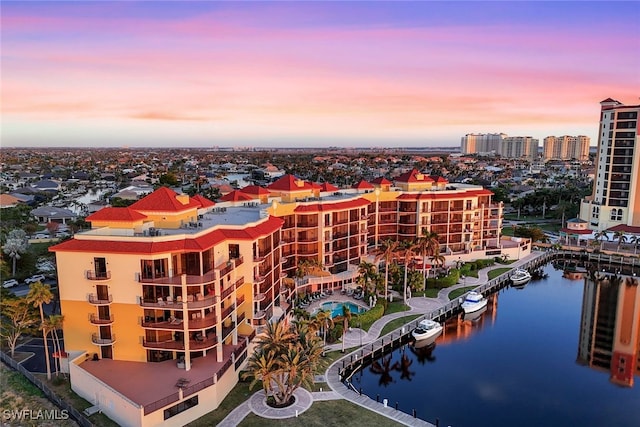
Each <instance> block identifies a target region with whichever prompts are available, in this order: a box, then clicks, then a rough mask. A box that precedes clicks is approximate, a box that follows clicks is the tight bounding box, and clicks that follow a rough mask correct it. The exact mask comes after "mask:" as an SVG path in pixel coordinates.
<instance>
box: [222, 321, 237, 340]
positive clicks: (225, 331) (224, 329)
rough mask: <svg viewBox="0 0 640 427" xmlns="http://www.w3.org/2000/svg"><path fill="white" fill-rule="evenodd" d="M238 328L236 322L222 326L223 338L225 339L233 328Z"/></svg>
mask: <svg viewBox="0 0 640 427" xmlns="http://www.w3.org/2000/svg"><path fill="white" fill-rule="evenodd" d="M235 328H236V324H235V323H233V322H231V325H229V326H224V325H223V326H222V339H223V340H224V339H225V338H226V337H227V336H228V335H229V334H230V333H231V332H233V330H234V329H235Z"/></svg>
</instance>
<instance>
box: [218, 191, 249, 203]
mask: <svg viewBox="0 0 640 427" xmlns="http://www.w3.org/2000/svg"><path fill="white" fill-rule="evenodd" d="M248 200H253V198H252V197H251V196H250V195H248V194H245V193H243V192H242V191H240V190H233V191H232V192H231V193H229V194H225V195H224V196H222V197H220V201H221V202H246V201H248Z"/></svg>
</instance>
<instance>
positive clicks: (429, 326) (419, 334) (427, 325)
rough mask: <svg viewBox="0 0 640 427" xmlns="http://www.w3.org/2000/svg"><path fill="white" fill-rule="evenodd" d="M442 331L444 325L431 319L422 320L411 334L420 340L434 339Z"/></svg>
mask: <svg viewBox="0 0 640 427" xmlns="http://www.w3.org/2000/svg"><path fill="white" fill-rule="evenodd" d="M441 333H442V325H441V324H440V323H438V322H436V321H433V320H430V319H424V320H421V321H420V323H418V327H417V328H415V329H414V330H413V332H412V333H411V335H413V337H414V338H415V339H416V342H418V341H434V340H435V339H436V338H438V337H439V336H440V334H441Z"/></svg>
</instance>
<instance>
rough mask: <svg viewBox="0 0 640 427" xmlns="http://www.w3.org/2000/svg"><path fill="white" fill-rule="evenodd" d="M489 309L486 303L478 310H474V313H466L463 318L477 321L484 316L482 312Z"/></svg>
mask: <svg viewBox="0 0 640 427" xmlns="http://www.w3.org/2000/svg"><path fill="white" fill-rule="evenodd" d="M485 311H487V306H486V305H485V306H484V307H482V308H481V309H480V310H478V311H474V312H473V313H465V314H464V318H463V320H469V321H471V322H475V321H476V320H478V319H480V318H481V317H482V314H483V313H484V312H485Z"/></svg>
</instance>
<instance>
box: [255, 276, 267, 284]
mask: <svg viewBox="0 0 640 427" xmlns="http://www.w3.org/2000/svg"><path fill="white" fill-rule="evenodd" d="M265 280H267V276H259V275H256V276H254V277H253V283H257V284H260V283H263V282H264V281H265Z"/></svg>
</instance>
